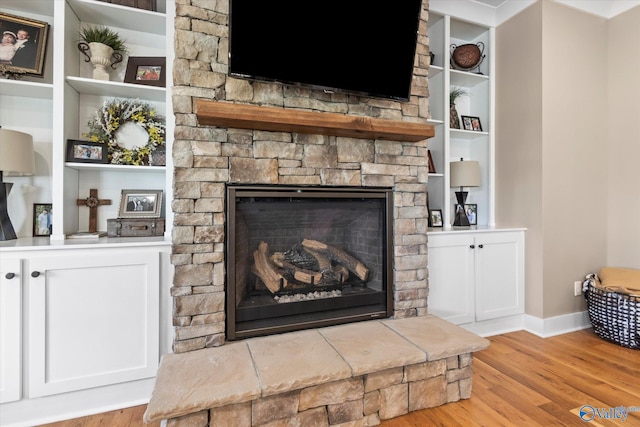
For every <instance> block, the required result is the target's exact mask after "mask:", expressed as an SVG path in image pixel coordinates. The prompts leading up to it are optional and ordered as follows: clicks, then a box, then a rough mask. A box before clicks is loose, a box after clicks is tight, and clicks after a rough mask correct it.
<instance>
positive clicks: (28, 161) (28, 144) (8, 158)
mask: <svg viewBox="0 0 640 427" xmlns="http://www.w3.org/2000/svg"><path fill="white" fill-rule="evenodd" d="M0 172H7V173H15V174H18V175H33V174H34V173H35V172H36V161H35V157H34V156H33V137H32V136H31V135H29V134H28V133H24V132H18V131H15V130H8V129H3V128H0Z"/></svg>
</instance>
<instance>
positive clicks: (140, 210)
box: [118, 190, 162, 218]
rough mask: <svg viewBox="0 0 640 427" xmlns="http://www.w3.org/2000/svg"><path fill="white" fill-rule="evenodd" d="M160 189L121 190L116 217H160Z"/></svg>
mask: <svg viewBox="0 0 640 427" xmlns="http://www.w3.org/2000/svg"><path fill="white" fill-rule="evenodd" d="M161 213H162V190H122V195H121V196H120V210H119V212H118V218H160V214H161Z"/></svg>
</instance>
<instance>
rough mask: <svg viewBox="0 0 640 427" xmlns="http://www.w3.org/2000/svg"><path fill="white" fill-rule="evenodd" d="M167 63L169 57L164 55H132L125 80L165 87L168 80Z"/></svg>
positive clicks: (126, 81)
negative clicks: (166, 73)
mask: <svg viewBox="0 0 640 427" xmlns="http://www.w3.org/2000/svg"><path fill="white" fill-rule="evenodd" d="M166 63H167V58H165V57H164V56H130V57H129V62H127V71H126V73H125V75H124V82H125V83H133V84H137V85H150V86H160V87H165V86H166V81H167V76H166V75H165V65H166Z"/></svg>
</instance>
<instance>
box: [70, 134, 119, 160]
mask: <svg viewBox="0 0 640 427" xmlns="http://www.w3.org/2000/svg"><path fill="white" fill-rule="evenodd" d="M66 160H67V162H71V163H109V150H108V146H107V144H102V143H100V142H92V141H80V140H77V139H67V159H66Z"/></svg>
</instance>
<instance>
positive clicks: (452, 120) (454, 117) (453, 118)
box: [449, 104, 460, 129]
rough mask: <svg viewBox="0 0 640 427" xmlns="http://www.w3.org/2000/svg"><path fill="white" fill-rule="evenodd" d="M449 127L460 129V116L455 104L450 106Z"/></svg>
mask: <svg viewBox="0 0 640 427" xmlns="http://www.w3.org/2000/svg"><path fill="white" fill-rule="evenodd" d="M449 128H450V129H460V117H458V111H457V110H456V105H455V104H451V107H449Z"/></svg>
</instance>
